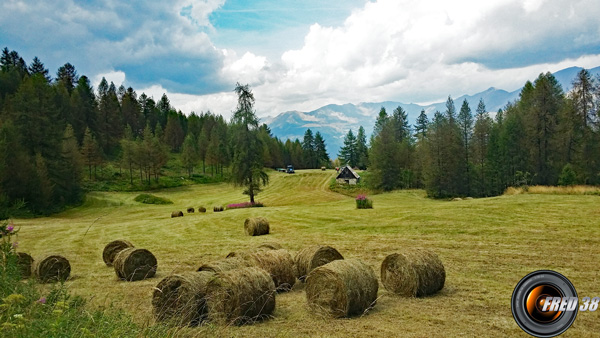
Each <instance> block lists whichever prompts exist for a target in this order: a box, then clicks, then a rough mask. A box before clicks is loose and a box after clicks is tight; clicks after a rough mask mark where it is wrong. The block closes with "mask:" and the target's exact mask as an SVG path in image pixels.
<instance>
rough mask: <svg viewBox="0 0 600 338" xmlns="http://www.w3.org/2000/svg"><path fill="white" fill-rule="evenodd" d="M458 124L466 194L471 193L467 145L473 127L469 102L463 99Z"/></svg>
mask: <svg viewBox="0 0 600 338" xmlns="http://www.w3.org/2000/svg"><path fill="white" fill-rule="evenodd" d="M458 126H459V127H460V136H461V139H462V150H463V156H462V157H463V159H464V162H463V163H462V170H465V171H466V172H465V179H464V181H466V188H465V192H466V195H470V194H471V172H470V169H471V161H470V159H469V155H470V152H471V150H470V148H469V145H470V143H471V134H472V132H473V131H472V129H473V114H472V113H471V107H469V103H468V102H467V100H466V99H465V100H464V101H463V103H462V106H461V108H460V112H459V113H458Z"/></svg>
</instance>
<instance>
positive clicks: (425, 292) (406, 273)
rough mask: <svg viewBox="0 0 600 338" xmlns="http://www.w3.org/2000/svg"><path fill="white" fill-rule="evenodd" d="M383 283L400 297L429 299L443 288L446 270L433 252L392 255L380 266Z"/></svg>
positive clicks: (416, 250) (417, 250) (407, 252)
mask: <svg viewBox="0 0 600 338" xmlns="http://www.w3.org/2000/svg"><path fill="white" fill-rule="evenodd" d="M411 269H412V271H413V272H414V274H412V273H411ZM381 282H382V284H383V286H384V287H385V288H386V289H387V290H389V291H391V292H394V293H398V294H400V295H404V296H417V297H423V296H429V295H432V294H434V293H436V292H438V291H440V290H441V289H442V288H444V283H445V282H446V270H445V269H444V265H443V264H442V261H441V260H440V258H439V257H438V255H436V254H435V253H434V252H433V251H431V250H426V249H415V250H409V251H405V252H402V253H400V254H391V255H389V256H387V257H386V258H385V259H384V261H383V263H382V264H381ZM414 284H416V288H415V286H414ZM413 290H414V291H413Z"/></svg>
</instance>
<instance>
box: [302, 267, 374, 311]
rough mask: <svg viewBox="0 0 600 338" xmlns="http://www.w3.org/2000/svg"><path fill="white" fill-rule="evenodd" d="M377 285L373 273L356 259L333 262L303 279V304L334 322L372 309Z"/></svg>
mask: <svg viewBox="0 0 600 338" xmlns="http://www.w3.org/2000/svg"><path fill="white" fill-rule="evenodd" d="M378 289H379V283H378V282H377V277H376V276H375V272H373V269H372V268H371V267H370V266H368V265H367V264H365V263H363V262H362V261H359V260H357V259H348V260H335V261H332V262H330V263H327V264H325V265H322V266H320V267H318V268H316V269H314V270H312V271H311V272H310V273H309V274H308V276H307V278H306V300H307V301H308V305H309V306H310V308H311V309H312V310H314V311H317V312H319V313H323V314H326V315H329V316H332V317H334V318H340V317H349V316H352V315H357V314H362V313H364V312H365V311H367V310H369V309H370V308H372V307H373V306H374V305H375V302H376V300H377V291H378Z"/></svg>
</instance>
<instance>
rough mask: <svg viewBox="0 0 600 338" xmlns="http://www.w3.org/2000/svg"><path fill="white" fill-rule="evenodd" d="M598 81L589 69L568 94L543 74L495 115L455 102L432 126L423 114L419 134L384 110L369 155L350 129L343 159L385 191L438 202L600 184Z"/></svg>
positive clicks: (399, 113) (401, 116)
mask: <svg viewBox="0 0 600 338" xmlns="http://www.w3.org/2000/svg"><path fill="white" fill-rule="evenodd" d="M598 82H599V81H598V80H597V79H594V78H593V77H592V76H591V75H590V73H589V72H588V71H587V70H585V69H584V70H581V71H580V72H579V73H578V74H577V76H576V78H575V79H573V82H572V84H573V88H572V90H571V91H569V92H568V93H565V92H563V90H562V88H561V86H560V84H559V83H558V81H557V80H556V78H555V77H554V76H553V75H552V74H550V73H545V74H540V75H539V77H538V78H537V79H536V80H535V81H534V82H533V83H532V82H527V83H526V84H525V86H524V87H523V90H522V91H521V93H520V95H519V99H518V100H516V101H515V102H514V103H510V104H508V105H507V106H506V107H505V108H504V109H501V110H500V111H498V112H497V113H496V114H494V115H493V116H491V115H490V114H489V113H488V112H487V109H486V107H485V103H484V101H483V100H480V102H479V104H478V106H477V107H476V108H475V112H473V109H472V108H471V107H470V106H469V103H468V102H467V101H466V100H464V101H463V102H462V103H460V104H459V108H458V109H457V106H456V105H455V103H454V101H453V100H452V98H450V97H448V100H447V102H446V109H445V111H443V112H439V111H438V112H436V113H435V115H434V117H433V119H432V120H431V121H429V119H428V117H427V115H426V114H425V112H421V115H420V116H419V117H418V119H417V122H416V124H415V125H414V127H412V128H411V126H410V125H409V124H408V119H407V114H406V112H405V111H404V110H403V109H402V107H398V108H397V109H395V110H394V112H393V114H391V115H388V113H387V112H386V110H385V109H384V108H382V109H381V111H380V113H379V117H378V119H377V122H376V124H375V128H374V131H373V137H372V139H371V143H370V149H369V151H368V152H367V151H366V150H365V149H364V140H363V141H357V140H356V138H355V137H354V135H353V134H352V132H351V131H350V132H349V133H348V135H347V136H346V139H345V143H344V147H343V148H342V151H341V152H340V157H341V159H342V161H343V162H347V163H350V164H351V165H352V166H358V167H359V168H367V167H368V168H369V170H371V171H373V174H372V176H371V177H372V179H373V182H372V183H373V184H374V185H375V186H376V187H377V188H380V189H383V190H392V189H396V188H412V187H422V188H425V189H426V190H427V192H428V194H429V195H430V196H433V197H452V196H492V195H498V194H501V193H502V192H503V191H504V190H505V189H506V188H507V187H509V186H522V185H530V184H538V185H557V184H560V185H573V184H600V132H599V124H598V123H599V116H598V103H599V102H600V87H599V85H598ZM359 139H360V138H359ZM367 156H368V158H367Z"/></svg>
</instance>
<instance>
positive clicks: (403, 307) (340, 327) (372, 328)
mask: <svg viewBox="0 0 600 338" xmlns="http://www.w3.org/2000/svg"><path fill="white" fill-rule="evenodd" d="M333 175H334V172H333V171H324V172H323V171H320V170H306V171H298V173H297V174H295V175H287V174H283V173H277V172H272V173H271V174H270V178H271V184H270V185H269V186H268V187H267V188H265V190H264V191H263V192H262V193H260V194H259V195H258V198H257V200H258V201H261V202H263V203H265V204H266V205H267V207H266V208H250V209H236V210H226V211H225V212H222V213H213V212H212V206H214V205H227V204H229V203H236V202H243V201H246V200H247V196H245V195H242V188H234V187H232V186H231V185H228V184H224V183H216V184H207V185H189V186H183V187H179V188H173V189H167V190H155V191H153V192H152V194H154V195H156V196H159V197H165V198H167V199H169V200H171V201H173V204H171V205H149V204H141V203H138V202H135V201H134V198H135V197H136V196H137V195H138V193H133V192H131V193H127V192H122V193H116V192H94V193H90V194H88V196H87V200H86V202H85V204H84V205H83V206H81V207H78V208H75V209H72V210H69V211H67V212H64V213H62V214H58V215H54V216H52V217H45V218H38V219H23V220H15V224H16V225H17V226H20V227H21V232H20V233H19V237H18V241H19V249H20V250H21V251H25V252H30V253H31V254H32V255H33V256H34V258H35V257H40V256H41V255H43V254H45V253H58V254H62V255H64V256H66V257H67V258H69V259H70V261H71V265H72V279H71V280H70V281H68V282H67V283H66V285H67V287H68V289H69V290H70V291H72V292H73V293H74V294H77V295H82V296H84V297H86V298H88V299H91V300H90V306H94V307H95V306H109V305H111V304H113V305H115V306H116V307H119V308H123V309H125V311H126V312H128V313H130V314H131V315H132V316H133V317H134V318H135V320H136V321H138V322H140V323H146V322H150V323H151V322H152V312H151V293H152V290H153V287H154V286H155V285H156V284H157V283H158V282H159V281H160V280H161V279H162V278H163V277H165V276H167V275H169V274H171V273H177V272H183V271H190V270H195V269H196V268H197V267H198V266H200V265H201V264H202V263H203V262H206V261H210V260H214V259H218V258H223V257H225V255H227V253H229V252H230V251H233V250H238V249H243V248H246V247H252V246H256V245H257V244H259V243H261V242H264V241H276V242H279V243H281V244H282V245H283V246H284V248H286V249H288V250H290V251H291V252H292V254H295V252H297V251H298V250H300V249H301V248H303V247H305V246H308V245H311V244H327V245H331V246H333V247H335V248H337V249H338V250H339V251H340V252H341V253H342V255H344V257H346V258H359V259H361V260H363V261H365V262H366V263H367V264H369V265H370V266H372V267H373V269H374V270H375V271H376V274H377V275H379V268H380V264H381V262H382V260H383V259H384V257H385V256H386V255H388V254H391V253H394V252H396V251H398V250H401V249H403V248H413V247H426V248H430V249H432V250H434V251H436V252H437V253H438V254H439V256H440V258H441V259H442V261H443V263H444V265H445V267H446V273H447V279H446V285H445V287H444V289H443V290H442V291H441V293H439V294H437V295H435V296H433V297H427V298H416V299H406V298H400V297H397V296H394V295H392V294H390V293H388V292H387V291H386V290H385V289H384V288H383V287H382V286H381V285H380V290H379V299H378V303H377V305H376V306H375V308H374V310H373V311H371V312H369V313H368V314H367V315H365V316H362V317H359V318H352V319H343V320H332V319H326V318H321V317H318V316H315V315H314V314H312V313H311V312H310V311H309V310H308V307H307V306H306V300H305V294H304V292H303V285H296V286H295V287H294V289H293V290H292V291H291V292H289V293H284V294H279V295H277V306H276V310H275V313H274V315H275V318H274V319H272V320H268V321H265V322H262V323H258V324H255V325H251V326H244V327H240V328H238V327H220V326H214V325H207V326H203V327H200V328H193V329H192V328H186V329H182V330H181V331H179V334H182V335H219V336H248V337H255V336H258V337H270V336H282V337H288V336H323V337H330V336H338V337H365V336H380V337H389V336H397V335H403V336H415V337H431V336H440V337H442V336H444V337H445V336H458V335H464V336H490V335H493V336H525V334H524V333H523V332H522V331H521V330H520V329H519V328H518V327H517V325H516V324H515V322H514V320H513V318H512V315H511V310H510V297H511V294H512V292H513V289H514V287H515V286H516V284H517V282H518V281H519V280H520V279H521V278H522V277H524V276H525V275H526V274H527V273H529V272H532V271H534V270H538V269H553V270H557V271H559V272H561V273H563V274H564V275H566V276H567V277H568V278H569V279H570V280H571V281H572V282H573V284H574V285H575V287H576V288H577V291H578V293H579V295H580V296H582V297H583V296H590V297H594V296H599V295H600V288H599V287H598V280H599V278H600V272H598V269H597V262H598V261H599V260H600V253H599V250H598V249H597V248H599V247H600V227H598V219H599V217H600V207H599V205H600V204H599V202H600V200H599V197H598V196H584V195H570V196H565V195H533V194H531V195H529V194H521V195H512V196H506V195H505V196H499V197H494V198H486V199H475V200H463V201H440V200H431V199H428V198H426V197H425V193H424V192H423V191H420V190H412V191H397V192H393V193H386V194H379V195H374V196H370V198H372V199H373V201H374V209H371V210H357V209H356V208H355V203H354V199H353V198H352V197H348V196H344V195H342V194H338V193H335V192H331V191H330V190H329V189H328V187H329V182H330V180H331V177H333ZM201 205H202V206H205V207H207V209H209V210H208V212H207V213H206V214H199V213H195V214H189V215H188V214H186V215H185V216H184V217H183V218H173V219H172V218H170V214H171V211H173V210H183V211H184V212H185V209H186V208H187V207H188V206H192V207H194V208H198V207H199V206H201ZM249 216H265V217H267V218H268V219H269V221H270V223H271V231H272V233H271V234H270V235H268V236H260V237H248V236H246V235H245V234H244V231H243V222H244V219H245V218H247V217H249ZM114 239H127V240H129V241H131V242H132V243H134V244H135V245H136V246H137V247H140V248H146V249H149V250H150V251H152V252H153V253H154V255H155V256H156V257H157V259H158V264H159V265H158V272H157V275H156V277H154V278H151V279H148V280H144V281H140V282H131V283H130V282H121V281H118V280H117V278H116V276H115V273H114V270H113V269H112V268H109V267H106V266H105V265H104V263H103V261H102V257H101V256H102V249H103V248H104V245H105V244H106V243H108V242H110V241H111V240H114ZM597 315H598V314H597V313H587V312H585V313H580V314H579V316H578V318H577V320H576V321H575V323H574V325H573V327H572V328H571V329H569V331H568V334H569V335H570V336H590V335H595V334H597V332H598V331H600V321H598V320H597Z"/></svg>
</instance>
